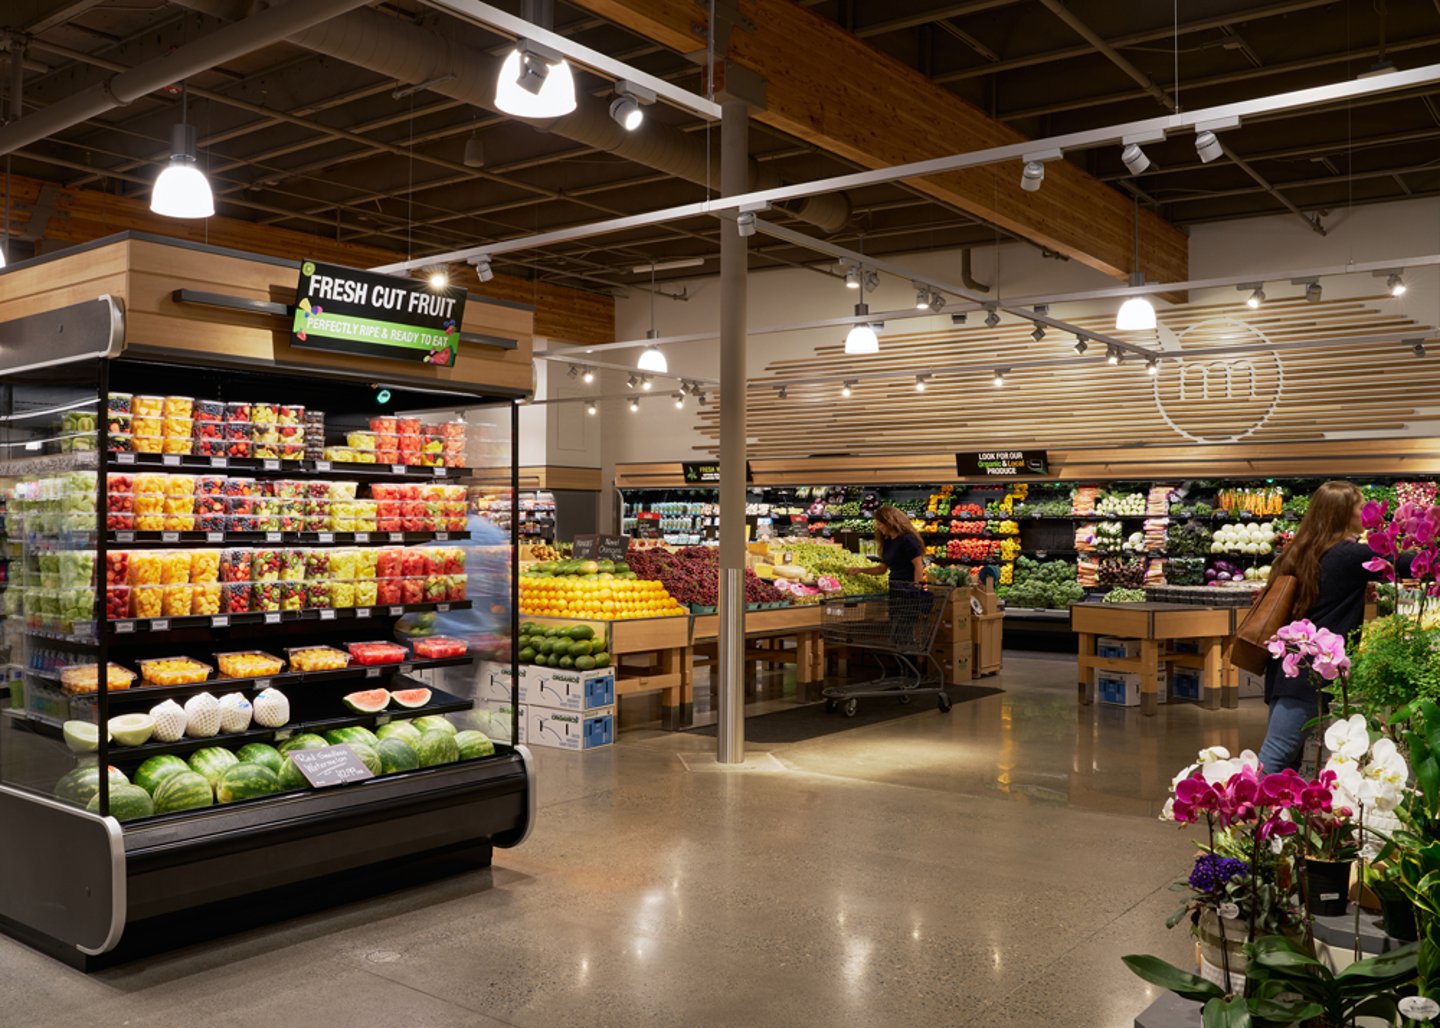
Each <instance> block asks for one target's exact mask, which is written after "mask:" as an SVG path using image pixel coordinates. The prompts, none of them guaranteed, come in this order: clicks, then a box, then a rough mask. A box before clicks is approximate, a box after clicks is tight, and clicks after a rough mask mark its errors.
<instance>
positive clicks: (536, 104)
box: [495, 26, 575, 119]
mask: <svg viewBox="0 0 1440 1028" xmlns="http://www.w3.org/2000/svg"><path fill="white" fill-rule="evenodd" d="M547 27H548V26H547ZM495 106H496V107H497V108H499V109H500V110H501V111H502V112H504V113H505V114H510V115H513V116H514V117H517V118H535V119H543V118H558V117H560V116H561V115H565V114H569V113H570V112H571V111H573V110H575V76H574V74H573V73H572V72H571V71H570V65H569V63H568V62H567V61H566V60H565V58H564V57H562V56H561V55H560V54H557V53H555V52H554V51H553V50H551V49H549V48H548V47H543V46H540V45H539V44H538V43H535V42H533V41H532V40H529V39H517V40H516V41H515V49H514V50H511V51H510V53H509V55H508V56H507V57H506V58H505V61H504V63H503V64H501V65H500V75H499V77H498V78H497V79H496V81H495Z"/></svg>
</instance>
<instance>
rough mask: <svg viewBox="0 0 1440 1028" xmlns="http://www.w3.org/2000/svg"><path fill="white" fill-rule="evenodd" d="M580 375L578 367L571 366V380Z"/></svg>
mask: <svg viewBox="0 0 1440 1028" xmlns="http://www.w3.org/2000/svg"><path fill="white" fill-rule="evenodd" d="M579 374H580V369H579V368H577V367H576V366H575V365H573V364H572V365H570V372H569V375H570V377H571V378H575V377H576V376H578V375H579Z"/></svg>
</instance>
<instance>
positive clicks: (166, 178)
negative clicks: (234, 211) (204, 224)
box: [150, 82, 215, 218]
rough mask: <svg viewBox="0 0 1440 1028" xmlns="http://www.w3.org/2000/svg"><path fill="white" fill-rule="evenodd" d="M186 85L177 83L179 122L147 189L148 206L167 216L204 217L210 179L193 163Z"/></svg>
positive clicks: (210, 202)
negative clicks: (163, 165) (165, 157)
mask: <svg viewBox="0 0 1440 1028" xmlns="http://www.w3.org/2000/svg"><path fill="white" fill-rule="evenodd" d="M188 97H189V89H188V88H187V87H186V85H185V83H183V82H182V83H181V84H180V124H178V125H176V126H175V127H174V128H172V129H171V130H170V154H171V156H170V164H169V165H168V166H167V167H166V168H165V170H164V171H162V172H160V177H159V178H157V179H156V180H155V188H154V189H152V190H151V191H150V209H151V210H152V211H154V212H155V213H156V214H160V215H163V216H164V217H167V218H208V217H210V216H211V215H213V214H214V213H215V196H214V194H213V193H211V192H210V180H209V179H207V178H206V177H205V173H204V172H203V171H201V170H200V169H199V168H198V167H197V166H196V164H195V126H193V125H191V124H189V122H188V120H187V118H186V114H187V110H188Z"/></svg>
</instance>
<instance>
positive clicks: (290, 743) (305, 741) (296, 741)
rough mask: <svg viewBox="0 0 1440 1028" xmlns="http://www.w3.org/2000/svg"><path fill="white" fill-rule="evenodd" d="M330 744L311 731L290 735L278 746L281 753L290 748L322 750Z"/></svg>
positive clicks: (287, 751)
mask: <svg viewBox="0 0 1440 1028" xmlns="http://www.w3.org/2000/svg"><path fill="white" fill-rule="evenodd" d="M329 745H330V744H329V743H328V742H326V741H325V740H324V739H322V738H320V736H318V735H316V734H314V733H313V732H301V733H300V734H299V735H292V736H291V737H290V738H288V739H286V740H285V741H284V742H282V743H281V744H280V746H279V749H280V752H281V753H289V752H290V751H291V750H323V749H324V748H325V747H326V746H329Z"/></svg>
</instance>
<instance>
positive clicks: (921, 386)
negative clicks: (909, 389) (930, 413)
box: [915, 375, 930, 393]
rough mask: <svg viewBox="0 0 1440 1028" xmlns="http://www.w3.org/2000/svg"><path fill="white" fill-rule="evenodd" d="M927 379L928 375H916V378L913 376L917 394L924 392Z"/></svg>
mask: <svg viewBox="0 0 1440 1028" xmlns="http://www.w3.org/2000/svg"><path fill="white" fill-rule="evenodd" d="M929 377H930V376H929V375H916V376H915V391H916V392H917V393H923V392H924V391H925V380H926V379H928V378H929Z"/></svg>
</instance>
